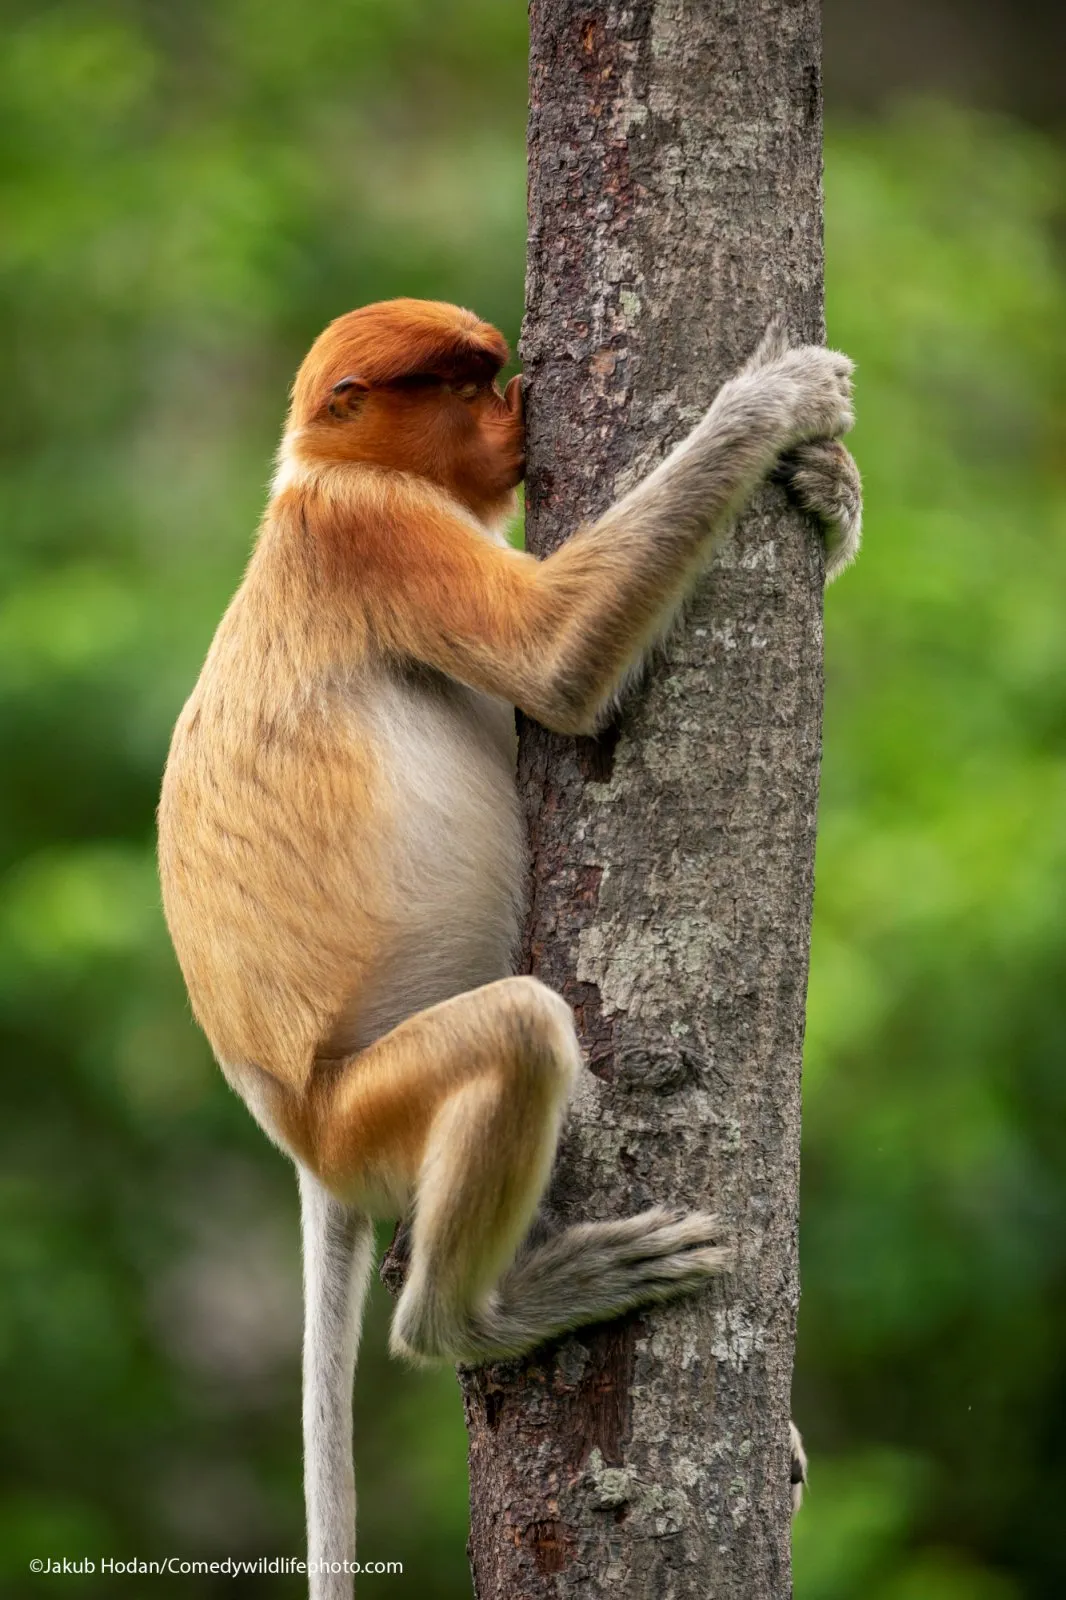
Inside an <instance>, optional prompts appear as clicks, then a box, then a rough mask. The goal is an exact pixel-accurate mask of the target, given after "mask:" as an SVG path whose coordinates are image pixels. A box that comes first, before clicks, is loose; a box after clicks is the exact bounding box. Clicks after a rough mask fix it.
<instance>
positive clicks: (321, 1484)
mask: <svg viewBox="0 0 1066 1600" xmlns="http://www.w3.org/2000/svg"><path fill="white" fill-rule="evenodd" d="M297 1174H298V1176H299V1180H300V1221H301V1227H302V1232H303V1270H304V1351H303V1434H304V1495H305V1498H306V1502H307V1560H308V1569H309V1579H308V1588H309V1591H310V1596H311V1600H351V1595H352V1591H353V1578H352V1563H353V1562H354V1560H355V1472H354V1467H353V1463H352V1380H353V1378H354V1376H355V1358H356V1354H357V1352H358V1349H359V1333H360V1328H361V1326H362V1321H363V1308H364V1306H365V1304H366V1295H367V1290H368V1288H369V1285H370V1268H371V1264H372V1262H373V1250H374V1230H373V1227H372V1224H371V1222H370V1218H369V1217H366V1216H364V1215H363V1214H362V1213H361V1212H359V1211H353V1210H352V1209H351V1208H350V1207H348V1206H346V1205H344V1204H342V1202H341V1201H340V1200H337V1199H335V1198H334V1197H333V1195H331V1194H330V1193H329V1192H328V1190H326V1189H324V1188H323V1187H322V1185H321V1184H320V1183H319V1181H318V1179H317V1178H315V1177H313V1176H312V1174H311V1173H310V1172H308V1171H307V1170H306V1169H305V1168H304V1167H297Z"/></svg>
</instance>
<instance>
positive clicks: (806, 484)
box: [773, 439, 862, 583]
mask: <svg viewBox="0 0 1066 1600" xmlns="http://www.w3.org/2000/svg"><path fill="white" fill-rule="evenodd" d="M773 477H774V479H775V481H776V482H778V483H781V484H783V485H784V487H785V489H786V491H787V493H788V496H789V499H790V500H792V501H793V503H794V504H795V505H798V506H799V507H800V509H801V510H802V511H807V512H809V513H810V514H811V515H812V516H815V517H817V518H818V520H819V522H820V523H821V524H822V528H823V530H824V532H825V551H826V564H825V577H826V582H827V583H829V582H831V580H832V579H833V578H835V577H837V576H839V574H840V573H841V572H843V570H844V568H845V567H846V566H848V565H849V563H850V562H852V561H854V559H855V556H856V555H857V553H858V549H859V540H860V538H861V535H862V479H861V478H860V477H859V469H858V467H857V466H856V465H855V462H854V460H853V459H852V456H851V453H850V451H848V450H846V449H845V447H844V446H843V445H842V444H841V443H840V440H839V439H810V440H808V441H807V442H806V443H805V444H798V445H794V446H793V448H792V449H791V450H788V451H786V452H785V454H784V455H783V456H781V458H780V460H779V461H778V463H777V466H776V467H775V469H774V472H773Z"/></svg>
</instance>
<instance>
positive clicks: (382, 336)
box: [288, 300, 525, 516]
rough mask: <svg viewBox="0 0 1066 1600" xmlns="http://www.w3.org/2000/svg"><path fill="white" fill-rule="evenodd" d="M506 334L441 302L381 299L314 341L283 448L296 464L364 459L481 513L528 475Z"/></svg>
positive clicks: (518, 385) (502, 503) (517, 384)
mask: <svg viewBox="0 0 1066 1600" xmlns="http://www.w3.org/2000/svg"><path fill="white" fill-rule="evenodd" d="M507 357H508V349H507V344H506V341H505V340H504V338H503V336H502V335H501V334H500V333H498V332H497V331H496V329H495V328H493V327H492V326H491V325H490V324H489V323H487V322H481V321H480V320H479V319H478V318H477V317H476V316H475V315H474V313H473V312H472V311H464V310H461V309H460V307H458V306H451V305H446V304H445V303H444V302H442V301H438V300H383V301H380V302H379V303H378V304H376V305H371V306H363V307H362V308H361V309H360V310H358V311H349V312H348V313H347V315H346V316H343V317H338V318H337V320H336V321H335V322H331V323H330V325H329V327H328V328H327V329H326V330H325V332H324V333H322V334H320V335H319V337H318V338H317V339H316V340H315V342H314V344H313V345H312V346H311V349H310V351H309V353H308V355H307V357H306V359H305V361H304V363H303V366H302V367H301V368H300V370H299V372H298V373H297V376H296V382H295V384H294V386H293V391H292V407H291V410H290V413H289V427H288V446H289V449H290V450H291V451H292V453H293V454H294V455H295V456H296V457H297V458H298V459H299V460H302V461H307V462H309V463H310V462H314V463H338V462H366V463H371V464H374V465H376V466H381V467H393V468H397V469H399V470H401V471H403V472H411V473H415V474H417V475H418V476H419V477H423V478H427V479H428V480H429V481H430V482H432V483H435V484H438V485H439V486H440V487H441V488H443V489H446V490H447V491H448V492H449V493H450V494H452V495H454V496H455V497H456V498H457V499H459V500H461V501H462V502H463V503H464V504H465V505H468V506H469V507H470V508H471V510H473V511H474V512H475V513H476V514H477V515H479V516H485V515H493V514H495V513H497V512H498V511H499V510H501V509H504V508H505V507H506V505H507V504H508V503H509V502H510V500H511V497H512V492H513V490H514V488H515V486H516V485H517V484H518V483H519V482H520V481H521V479H522V475H523V472H524V470H525V425H524V421H523V415H522V382H521V379H520V378H512V379H511V382H510V383H509V384H508V385H507V388H506V389H505V390H504V391H503V392H502V393H501V391H500V389H499V387H498V385H497V383H496V377H497V374H498V373H499V371H500V368H501V367H502V366H503V364H504V362H505V361H506V360H507Z"/></svg>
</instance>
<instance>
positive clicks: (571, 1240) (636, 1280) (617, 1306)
mask: <svg viewBox="0 0 1066 1600" xmlns="http://www.w3.org/2000/svg"><path fill="white" fill-rule="evenodd" d="M732 1261H733V1254H732V1251H731V1249H730V1248H729V1246H728V1244H727V1243H726V1242H725V1230H724V1228H723V1226H722V1223H721V1222H720V1220H719V1219H718V1218H717V1217H714V1216H708V1215H706V1214H704V1213H702V1212H684V1211H671V1210H667V1209H665V1208H664V1207H655V1208H654V1209H653V1210H650V1211H643V1212H641V1213H639V1215H637V1216H635V1217H625V1218H623V1219H622V1220H621V1221H620V1222H587V1223H582V1224H580V1225H578V1226H577V1227H573V1228H565V1229H564V1230H563V1231H562V1232H561V1233H558V1234H556V1235H555V1236H554V1237H553V1238H551V1239H549V1240H548V1241H547V1242H546V1243H544V1244H540V1245H537V1246H535V1247H534V1248H531V1249H527V1250H526V1251H524V1252H523V1253H522V1254H520V1255H519V1257H518V1259H517V1261H516V1262H515V1263H514V1265H513V1266H512V1267H511V1268H510V1269H509V1270H508V1271H507V1272H505V1273H504V1275H503V1277H502V1278H501V1279H500V1282H499V1284H498V1285H497V1288H496V1291H495V1293H494V1294H493V1295H492V1296H491V1297H490V1299H489V1300H488V1302H487V1303H486V1304H485V1305H484V1306H482V1307H481V1308H480V1309H479V1310H478V1311H477V1313H476V1314H475V1315H474V1316H473V1317H472V1318H471V1320H470V1323H469V1325H468V1327H467V1329H466V1330H465V1332H466V1338H465V1341H464V1343H465V1346H466V1348H465V1350H464V1353H463V1354H462V1355H460V1356H459V1357H458V1359H459V1360H463V1361H469V1362H481V1361H489V1360H494V1359H499V1358H500V1357H505V1356H509V1355H521V1354H523V1353H524V1352H525V1351H527V1350H531V1349H533V1347H534V1346H535V1345H538V1344H541V1343H543V1341H544V1340H545V1339H551V1338H554V1337H556V1336H557V1335H558V1334H560V1333H566V1332H569V1331H570V1330H572V1329H574V1328H579V1327H582V1326H583V1325H584V1324H586V1323H589V1322H602V1321H605V1320H607V1319H608V1318H611V1317H618V1316H621V1315H622V1314H623V1312H626V1311H631V1310H633V1309H634V1308H635V1307H637V1306H642V1305H651V1304H654V1303H656V1302H658V1301H664V1300H673V1299H676V1298H677V1297H678V1296H680V1295H686V1294H692V1293H694V1292H695V1291H696V1290H697V1289H701V1288H703V1286H704V1285H705V1284H706V1283H707V1281H708V1279H710V1278H713V1277H717V1276H719V1275H720V1274H721V1273H723V1272H727V1271H728V1270H729V1268H730V1266H731V1265H732Z"/></svg>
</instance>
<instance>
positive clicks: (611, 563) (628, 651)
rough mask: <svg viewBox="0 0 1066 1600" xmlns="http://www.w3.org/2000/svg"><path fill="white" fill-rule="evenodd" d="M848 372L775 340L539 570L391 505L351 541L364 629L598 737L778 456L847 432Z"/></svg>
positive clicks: (818, 354) (452, 522)
mask: <svg viewBox="0 0 1066 1600" xmlns="http://www.w3.org/2000/svg"><path fill="white" fill-rule="evenodd" d="M850 372H851V363H850V361H848V360H847V358H846V357H845V356H841V355H838V354H836V353H835V352H833V351H828V350H823V349H821V348H820V347H817V346H807V347H803V348H801V349H798V350H786V349H783V348H782V347H781V345H780V343H779V342H778V336H777V335H776V334H772V335H771V336H770V338H769V340H767V341H764V343H763V346H761V347H760V350H759V351H758V352H757V354H756V356H755V357H754V358H753V359H752V361H751V362H750V363H749V365H748V366H747V367H746V368H745V369H744V370H743V371H742V372H741V373H739V374H738V376H737V377H735V378H733V379H732V380H730V382H728V383H726V384H725V385H724V386H723V388H722V389H721V390H720V391H719V394H718V396H717V398H716V399H715V402H714V404H713V405H712V406H711V408H710V410H709V411H708V413H707V415H706V416H705V417H704V419H703V420H702V422H700V423H699V424H698V425H697V427H696V428H695V429H694V430H693V431H692V433H690V434H689V435H688V437H687V438H686V439H685V440H683V441H682V443H681V444H679V445H678V446H677V448H676V449H675V450H674V451H673V452H672V453H671V454H670V455H669V456H668V457H667V458H666V460H665V461H664V462H663V463H662V465H661V466H659V467H658V468H656V470H655V471H654V472H653V473H651V475H650V476H649V477H648V478H646V479H645V480H644V481H643V483H641V484H640V485H639V486H638V487H637V488H636V489H634V490H632V491H631V492H630V493H629V494H627V495H625V496H624V497H623V499H621V500H620V501H618V502H617V504H616V505H614V506H612V507H611V509H610V510H609V511H608V512H607V513H606V514H605V515H604V516H603V517H601V518H600V520H599V521H598V522H596V523H594V524H593V525H592V526H591V527H586V528H582V529H580V530H579V531H578V532H577V533H576V534H574V536H573V537H572V538H571V539H569V540H568V541H567V542H566V543H565V544H564V545H563V546H561V548H560V549H559V550H557V551H555V552H554V553H553V554H552V555H551V556H549V557H548V559H547V560H545V561H543V562H538V561H536V560H534V559H533V558H532V557H530V556H527V555H522V554H520V553H519V552H516V551H512V550H506V549H502V548H500V547H499V546H496V545H493V544H492V543H490V542H489V541H488V540H487V539H484V538H482V537H480V536H479V534H478V533H477V532H476V531H475V530H474V529H473V528H471V527H470V526H469V525H468V524H466V523H464V522H463V521H462V520H461V519H459V518H457V517H456V518H452V517H450V516H449V515H448V513H447V512H446V511H445V510H444V509H443V508H442V507H441V506H440V503H439V502H437V503H431V502H429V501H428V500H427V501H422V502H420V501H419V500H418V499H417V498H416V497H415V496H412V497H411V499H410V500H409V501H408V502H406V503H404V502H403V501H402V498H398V499H397V501H396V503H395V504H394V505H393V507H392V508H391V514H390V515H389V516H388V517H386V518H382V517H381V516H380V514H379V515H378V517H377V518H376V520H375V519H374V518H371V517H368V518H366V519H365V521H363V526H362V528H361V529H360V530H359V531H358V533H357V535H356V546H357V549H358V553H359V560H358V568H357V571H358V578H359V589H360V593H361V597H362V600H363V603H364V605H365V606H366V608H367V613H368V621H369V623H370V629H371V632H372V634H373V635H374V636H375V637H376V638H377V639H378V641H379V643H380V644H381V645H382V646H383V647H384V649H385V651H386V653H388V654H393V655H398V656H400V657H402V658H407V659H414V660H417V661H422V662H424V663H426V664H427V665H429V666H432V667H435V668H437V669H438V670H439V671H441V672H444V673H446V674H447V675H448V676H450V677H454V678H457V679H459V680H460V681H462V682H464V683H467V684H470V685H471V686H472V687H474V688H477V689H481V690H484V691H486V692H487V693H490V694H494V695H497V696H499V697H500V698H502V699H507V700H510V701H511V702H512V703H513V704H515V705H517V706H520V707H521V709H522V710H523V711H525V712H527V713H528V714H529V715H530V716H532V717H534V718H536V720H537V721H538V722H542V723H544V724H545V725H546V726H548V727H550V728H553V729H555V730H557V731H559V732H564V733H587V732H590V731H592V730H593V729H594V728H595V727H596V724H597V722H598V720H599V719H600V717H601V716H602V714H603V712H604V710H605V708H606V707H607V706H608V705H609V703H610V701H611V699H612V697H613V695H614V694H615V693H616V692H617V690H618V687H619V685H620V684H621V682H622V681H623V679H624V677H625V675H626V673H627V671H628V670H629V669H630V668H631V667H632V666H633V665H634V663H635V662H636V661H637V660H638V659H639V658H640V656H641V655H642V653H643V652H644V650H645V649H646V648H647V647H648V645H649V644H650V643H651V642H652V641H653V640H654V638H655V637H656V636H657V635H658V634H659V633H660V632H661V631H662V629H663V627H664V626H665V624H666V623H667V622H668V621H669V618H670V616H671V614H672V613H673V612H674V610H675V609H676V607H677V606H678V604H679V603H680V601H681V599H682V598H683V596H684V594H685V592H686V590H687V589H688V588H690V587H691V584H692V582H693V580H694V578H695V576H696V574H697V573H698V572H699V570H700V568H701V567H702V566H703V565H704V564H705V562H706V560H707V558H708V556H709V554H710V552H711V550H712V548H713V545H714V542H715V537H716V535H718V534H719V533H721V532H722V531H723V530H724V528H725V527H726V526H727V524H728V521H729V518H730V517H731V516H732V515H733V513H735V512H736V511H737V510H738V509H739V507H740V505H741V504H742V503H743V500H744V499H745V497H746V496H747V495H748V494H749V493H750V491H751V490H752V488H753V487H754V486H755V484H756V483H758V482H759V480H760V479H761V478H762V477H763V476H764V475H765V474H766V473H767V472H768V471H769V470H770V468H771V467H772V466H773V465H774V463H775V462H776V460H777V458H778V456H779V455H780V453H781V452H782V451H783V450H786V449H789V448H791V447H793V446H795V445H796V444H798V443H800V442H801V441H803V440H806V439H813V438H820V437H832V436H834V435H836V434H838V433H840V432H843V431H844V430H845V429H847V428H848V427H849V426H850V425H851V410H850V378H849V375H850ZM361 520H362V519H361Z"/></svg>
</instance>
